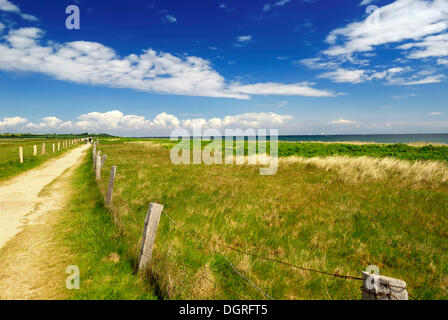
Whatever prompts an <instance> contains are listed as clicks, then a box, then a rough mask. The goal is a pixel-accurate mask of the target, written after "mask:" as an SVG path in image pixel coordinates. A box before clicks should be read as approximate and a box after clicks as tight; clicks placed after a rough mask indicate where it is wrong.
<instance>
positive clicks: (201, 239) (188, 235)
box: [100, 164, 417, 300]
mask: <svg viewBox="0 0 448 320" xmlns="http://www.w3.org/2000/svg"><path fill="white" fill-rule="evenodd" d="M101 166H102V164H101ZM100 170H101V168H100ZM161 214H163V215H164V216H166V217H167V219H168V221H169V222H170V225H171V226H173V227H174V228H175V229H177V230H178V231H180V232H181V233H182V234H183V237H184V240H192V239H194V240H195V241H197V242H198V243H200V244H201V245H204V246H206V247H208V248H209V249H211V250H212V251H214V252H215V253H217V254H219V255H220V256H221V257H223V259H224V260H225V261H226V263H227V264H228V265H229V266H230V268H231V270H232V272H233V273H234V274H235V275H236V276H237V277H238V278H239V279H241V280H242V283H244V284H245V285H246V286H248V287H249V288H252V289H254V290H256V292H258V294H260V296H261V297H263V299H274V297H273V296H272V295H271V294H269V293H267V292H266V290H263V289H262V288H261V286H260V285H257V284H256V283H255V281H253V280H251V279H250V277H249V276H248V275H246V274H245V273H244V272H243V271H241V270H239V269H238V268H236V267H235V265H234V264H233V263H232V261H231V260H230V259H229V258H228V257H227V256H226V255H224V254H223V253H222V252H221V250H219V249H218V248H224V249H228V250H231V251H233V252H236V253H239V254H242V255H246V256H250V257H252V258H255V259H258V260H263V261H266V262H270V263H275V264H280V265H284V266H286V267H289V268H291V269H296V270H301V271H307V272H310V273H315V274H321V275H326V276H330V277H334V278H339V279H346V280H358V281H364V280H365V279H363V278H362V277H359V276H354V275H349V274H341V273H339V271H338V272H334V273H332V272H328V271H324V270H319V269H315V268H309V267H304V266H300V265H296V264H293V263H290V262H287V261H283V260H279V259H275V258H271V257H267V256H263V255H260V254H257V253H254V252H251V251H248V250H243V249H241V248H238V247H236V246H232V245H229V244H227V243H223V242H220V241H216V240H214V239H211V238H210V237H207V236H205V235H204V234H202V233H200V232H198V231H196V230H193V229H191V228H188V227H186V226H185V225H184V224H182V223H180V222H178V221H176V220H175V219H173V217H171V216H170V215H169V214H168V213H167V212H166V209H163V210H162V212H161ZM147 227H150V226H147ZM150 228H151V227H150ZM152 231H153V232H154V234H156V232H157V229H155V228H152ZM159 253H161V252H159ZM169 258H171V260H176V257H175V256H174V255H172V254H171V253H169V250H167V251H165V252H164V256H163V257H162V258H161V259H164V260H163V261H159V262H163V264H164V265H166V266H171V267H179V268H181V269H182V270H184V271H185V272H188V271H195V269H194V268H193V267H190V266H187V265H185V264H183V263H180V262H178V261H177V262H175V263H173V262H172V261H169V260H168V259H169ZM203 267H204V268H205V269H207V270H208V271H209V272H211V273H212V274H213V273H215V271H216V270H212V269H211V268H210V267H209V266H207V265H203ZM201 277H202V278H203V279H206V280H207V281H209V282H210V283H212V284H215V285H216V283H215V279H210V278H209V277H208V276H207V275H206V274H204V273H202V274H201ZM382 285H383V286H384V287H385V288H388V289H389V292H388V293H386V295H387V296H388V297H389V298H392V299H394V300H399V299H398V298H397V297H396V296H395V295H394V293H396V292H397V291H394V289H392V288H396V289H402V290H404V289H406V290H407V288H406V287H401V286H395V285H392V284H388V283H382ZM199 289H200V290H201V291H203V293H204V294H205V295H207V294H208V293H209V292H208V291H205V290H204V289H203V288H200V287H199ZM226 290H229V291H230V292H231V293H232V294H233V295H234V296H236V297H238V298H239V299H241V298H242V297H241V295H240V294H239V293H237V292H236V291H235V290H233V289H232V288H231V287H226ZM361 291H362V292H365V293H369V294H372V292H371V291H368V290H365V289H364V286H361ZM408 295H409V297H411V298H412V299H414V300H417V298H416V297H414V296H413V295H411V294H410V293H409V292H408Z"/></svg>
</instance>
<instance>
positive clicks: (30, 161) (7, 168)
mask: <svg viewBox="0 0 448 320" xmlns="http://www.w3.org/2000/svg"><path fill="white" fill-rule="evenodd" d="M63 141H68V140H62V139H28V138H23V139H18V138H14V139H6V138H4V139H0V181H2V180H5V179H7V178H10V177H12V176H15V175H17V174H19V173H21V172H23V171H25V170H28V169H31V168H34V167H36V166H38V165H40V164H42V163H43V162H45V161H46V160H48V159H50V158H54V157H58V156H60V155H61V154H63V153H64V152H66V151H67V150H68V149H71V148H74V147H75V146H76V145H71V144H69V145H68V147H63V146H62V142H63ZM58 142H60V143H61V148H60V150H59V151H58V150H57V144H58ZM42 143H45V151H46V152H45V155H42V153H41V151H42ZM53 144H55V152H53ZM33 145H37V156H34V155H33ZM19 147H23V163H20V161H19Z"/></svg>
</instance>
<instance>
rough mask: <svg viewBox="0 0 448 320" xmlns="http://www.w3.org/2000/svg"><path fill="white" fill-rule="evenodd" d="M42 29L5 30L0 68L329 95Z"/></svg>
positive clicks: (222, 93)
mask: <svg viewBox="0 0 448 320" xmlns="http://www.w3.org/2000/svg"><path fill="white" fill-rule="evenodd" d="M43 35H44V31H43V30H41V29H39V28H21V29H17V30H9V32H8V34H7V35H6V36H4V37H3V40H0V70H6V71H30V72H39V73H43V74H47V75H50V76H53V77H55V78H56V79H59V80H65V81H72V82H76V83H86V84H93V85H104V86H109V87H117V88H131V89H136V90H141V91H146V92H153V93H162V94H178V95H190V96H205V97H221V98H222V97H224V98H236V99H249V98H250V95H258V94H262V95H265V94H272V95H275V94H279V95H282V94H287V95H290V94H292V95H306V96H316V97H317V96H332V95H331V94H328V91H327V90H318V89H315V88H311V87H308V86H302V87H303V88H302V87H299V86H297V85H287V84H281V83H257V84H253V85H247V87H246V86H244V85H233V84H229V83H228V82H227V81H226V80H225V79H224V77H223V76H222V75H220V74H219V73H218V72H217V71H215V70H214V69H213V68H212V66H211V64H210V62H209V61H207V60H205V59H202V58H200V57H195V56H185V57H177V56H174V55H172V54H170V53H165V52H157V51H155V50H153V49H147V50H143V51H142V52H141V53H140V54H130V55H128V56H126V57H120V56H119V55H117V54H116V52H115V51H114V50H113V49H112V48H110V47H107V46H104V45H103V44H101V43H98V42H91V41H73V42H65V43H56V42H47V44H45V45H43V44H42V42H43V39H42V37H43ZM246 37H248V36H246ZM244 39H246V38H244ZM244 41H247V40H244ZM249 88H250V89H249ZM256 88H259V90H258V91H257V90H256ZM268 88H271V89H270V90H269V89H268ZM281 88H283V89H281ZM238 89H240V90H238Z"/></svg>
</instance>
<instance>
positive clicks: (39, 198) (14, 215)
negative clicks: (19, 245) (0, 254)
mask: <svg viewBox="0 0 448 320" xmlns="http://www.w3.org/2000/svg"><path fill="white" fill-rule="evenodd" d="M89 146H90V145H82V146H80V147H78V148H76V149H74V150H71V151H69V152H68V153H67V154H65V155H63V156H62V157H60V158H58V159H54V160H49V161H47V162H46V163H44V164H43V165H42V166H40V167H38V168H35V169H32V170H30V171H27V172H25V173H23V174H21V175H19V176H17V177H14V178H13V179H11V180H9V181H7V182H5V183H3V184H1V185H0V249H1V248H2V247H3V246H4V245H5V244H6V243H7V242H8V241H9V240H11V239H12V238H13V237H14V236H15V235H17V234H18V233H19V232H20V230H21V228H22V227H23V226H25V225H26V224H27V223H29V222H30V221H32V220H33V219H37V218H38V217H39V216H40V215H42V214H44V213H45V212H48V211H51V210H53V209H55V206H56V204H57V202H58V199H57V198H55V197H52V198H51V199H48V198H46V197H44V196H43V195H41V194H40V193H41V191H42V190H43V189H44V188H45V186H47V185H48V184H50V183H51V182H52V181H53V180H55V179H56V178H57V177H59V176H60V175H61V174H62V173H63V172H64V171H65V170H67V169H69V168H71V167H73V166H74V165H75V164H77V163H78V162H79V161H80V159H81V157H82V154H83V152H84V150H86V149H87V148H89ZM61 196H62V195H61ZM48 200H50V201H48Z"/></svg>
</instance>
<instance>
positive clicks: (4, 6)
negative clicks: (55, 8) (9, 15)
mask: <svg viewBox="0 0 448 320" xmlns="http://www.w3.org/2000/svg"><path fill="white" fill-rule="evenodd" d="M0 11H6V12H13V13H17V14H18V15H20V16H21V17H22V19H24V20H29V21H37V20H38V19H37V18H36V17H35V16H33V15H31V14H26V13H22V12H21V11H20V9H19V7H18V6H16V5H15V4H13V3H12V2H10V1H8V0H0Z"/></svg>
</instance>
